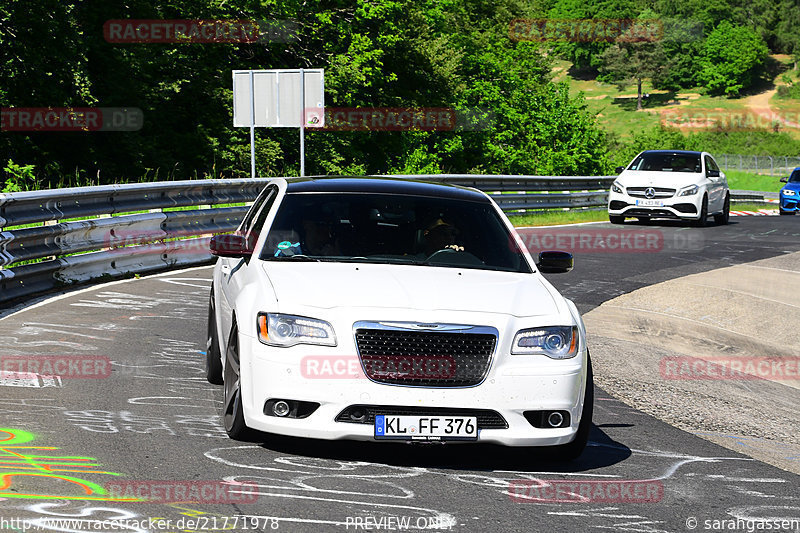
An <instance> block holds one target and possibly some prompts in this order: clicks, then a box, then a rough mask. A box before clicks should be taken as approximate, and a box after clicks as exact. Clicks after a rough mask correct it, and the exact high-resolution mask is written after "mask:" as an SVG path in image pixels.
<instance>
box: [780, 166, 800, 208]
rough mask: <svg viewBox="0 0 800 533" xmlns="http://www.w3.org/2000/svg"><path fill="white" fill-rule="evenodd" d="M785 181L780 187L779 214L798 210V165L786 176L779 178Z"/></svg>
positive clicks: (799, 205) (799, 194)
mask: <svg viewBox="0 0 800 533" xmlns="http://www.w3.org/2000/svg"><path fill="white" fill-rule="evenodd" d="M781 181H782V182H784V183H786V185H784V186H783V189H781V206H780V212H781V215H794V214H795V213H797V212H800V167H797V168H796V169H794V170H793V171H792V175H791V176H789V177H788V178H781Z"/></svg>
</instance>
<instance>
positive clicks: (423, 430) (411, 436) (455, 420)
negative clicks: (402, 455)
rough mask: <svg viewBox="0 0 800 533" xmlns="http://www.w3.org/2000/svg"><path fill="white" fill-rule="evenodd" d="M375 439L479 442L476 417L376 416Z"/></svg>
mask: <svg viewBox="0 0 800 533" xmlns="http://www.w3.org/2000/svg"><path fill="white" fill-rule="evenodd" d="M375 438H376V439H395V440H477V439H478V419H477V418H475V417H474V416H395V415H375Z"/></svg>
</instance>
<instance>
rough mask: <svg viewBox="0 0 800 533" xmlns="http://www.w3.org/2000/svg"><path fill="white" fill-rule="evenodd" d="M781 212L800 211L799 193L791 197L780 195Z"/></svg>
mask: <svg viewBox="0 0 800 533" xmlns="http://www.w3.org/2000/svg"><path fill="white" fill-rule="evenodd" d="M781 211H790V212H796V211H800V193H797V194H794V195H792V196H786V195H785V194H783V193H781Z"/></svg>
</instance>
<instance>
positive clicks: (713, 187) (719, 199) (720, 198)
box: [703, 155, 725, 213]
mask: <svg viewBox="0 0 800 533" xmlns="http://www.w3.org/2000/svg"><path fill="white" fill-rule="evenodd" d="M703 163H704V164H703V166H704V167H705V169H704V170H705V177H706V179H707V180H708V186H707V190H708V211H709V212H710V213H713V212H716V211H721V210H722V204H723V202H724V201H725V195H724V192H723V189H724V187H723V180H724V178H723V177H722V176H721V175H720V176H711V175H710V174H712V171H714V170H715V171H717V172H719V167H718V166H717V163H716V162H715V161H714V160H713V159H712V158H711V156H708V155H706V156H703Z"/></svg>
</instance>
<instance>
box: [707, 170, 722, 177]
mask: <svg viewBox="0 0 800 533" xmlns="http://www.w3.org/2000/svg"><path fill="white" fill-rule="evenodd" d="M706 176H708V177H709V178H718V177H720V173H719V170H708V171H706Z"/></svg>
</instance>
